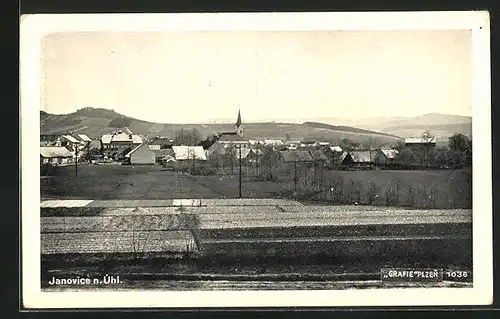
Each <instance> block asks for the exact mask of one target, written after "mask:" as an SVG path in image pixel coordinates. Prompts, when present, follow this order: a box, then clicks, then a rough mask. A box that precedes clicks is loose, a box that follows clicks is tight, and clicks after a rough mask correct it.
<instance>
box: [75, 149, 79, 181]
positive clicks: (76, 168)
mask: <svg viewBox="0 0 500 319" xmlns="http://www.w3.org/2000/svg"><path fill="white" fill-rule="evenodd" d="M75 176H76V177H78V144H75Z"/></svg>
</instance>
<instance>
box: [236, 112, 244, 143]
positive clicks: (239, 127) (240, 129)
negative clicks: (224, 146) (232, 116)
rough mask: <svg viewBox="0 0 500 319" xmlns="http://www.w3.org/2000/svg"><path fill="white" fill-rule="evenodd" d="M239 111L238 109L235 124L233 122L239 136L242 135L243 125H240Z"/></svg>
mask: <svg viewBox="0 0 500 319" xmlns="http://www.w3.org/2000/svg"><path fill="white" fill-rule="evenodd" d="M241 124H242V123H241V112H240V110H239V109H238V118H237V119H236V124H234V130H235V131H236V134H238V136H239V137H243V127H241Z"/></svg>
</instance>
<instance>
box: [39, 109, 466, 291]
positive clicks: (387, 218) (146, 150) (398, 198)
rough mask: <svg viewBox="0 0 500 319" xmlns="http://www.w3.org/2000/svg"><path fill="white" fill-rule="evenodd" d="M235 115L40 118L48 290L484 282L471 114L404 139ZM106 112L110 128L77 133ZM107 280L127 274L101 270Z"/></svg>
mask: <svg viewBox="0 0 500 319" xmlns="http://www.w3.org/2000/svg"><path fill="white" fill-rule="evenodd" d="M236 111H237V113H236V114H235V115H236V116H235V120H234V122H233V123H224V124H210V125H205V124H199V125H184V126H183V125H167V124H165V125H164V127H163V130H162V133H163V134H162V135H159V134H157V132H154V133H144V132H145V131H147V129H149V127H153V126H158V125H157V124H154V123H147V122H141V121H138V120H136V119H133V118H130V117H127V116H123V115H121V114H118V113H116V112H114V111H112V110H106V109H95V108H82V109H80V110H78V111H76V112H75V113H73V114H70V115H55V114H48V113H45V112H41V128H42V132H43V131H45V132H47V131H48V132H49V133H42V135H41V136H40V169H41V176H40V183H41V197H42V202H41V240H42V241H41V244H42V245H41V254H42V278H43V282H42V286H43V287H45V288H44V289H47V290H58V289H66V288H68V287H69V288H75V287H73V286H74V285H73V286H72V285H71V284H66V285H64V284H63V285H55V284H54V282H58V283H61V282H62V283H71V282H73V281H78V282H80V281H81V282H86V283H92V285H90V284H89V285H88V287H90V286H92V287H94V288H95V287H100V288H103V289H104V288H110V289H120V287H122V288H123V287H132V286H133V287H139V288H138V289H149V288H151V287H157V288H159V287H160V288H161V289H167V290H224V289H226V290H227V289H229V290H235V289H236V290H238V289H262V287H264V289H347V288H352V287H354V288H359V287H365V288H366V287H370V288H380V287H382V288H387V287H400V286H410V287H413V286H414V287H421V285H422V282H424V283H423V284H425V285H427V286H443V285H445V286H452V287H468V286H470V285H471V284H472V273H471V269H472V244H471V238H472V237H471V230H472V228H471V223H472V218H471V205H472V193H471V188H472V181H471V157H472V145H471V135H470V131H468V130H470V118H466V117H458V116H451V115H443V114H426V115H422V116H421V117H420V118H414V119H407V120H406V122H404V123H403V121H402V122H400V126H399V127H398V128H397V129H399V130H400V131H401V132H407V131H409V130H411V129H413V131H414V133H415V134H412V135H411V136H404V137H401V136H398V135H395V134H390V133H385V132H384V131H372V130H368V129H361V128H356V127H350V126H335V125H329V124H324V123H319V122H304V123H303V124H291V123H276V122H272V121H270V122H267V123H245V122H244V120H243V119H244V117H243V113H242V111H241V110H237V109H236ZM94 117H101V118H102V119H103V121H105V122H108V124H107V126H105V127H95V128H93V130H91V131H90V133H81V131H79V130H67V131H65V128H64V125H68V124H67V123H69V124H74V123H77V122H78V121H80V122H82V124H81V125H83V124H86V123H85V122H86V121H87V122H88V121H90V119H92V118H94ZM422 119H423V121H425V122H427V123H429V121H431V120H432V121H435V123H434V124H433V125H430V126H429V125H427V126H425V125H421V126H417V127H416V129H415V125H414V124H412V123H411V122H412V121H417V122H418V121H419V120H420V121H422ZM440 120H441V121H448V122H446V123H439V122H436V121H440ZM453 120H456V121H457V123H453V124H450V123H449V121H453ZM56 124H57V125H56ZM404 125H406V126H407V128H405V127H403V126H404ZM56 126H57V127H58V128H57V129H55V127H56ZM61 126H62V127H63V128H62V131H61V129H60V127H61ZM68 126H70V125H68ZM129 126H131V127H136V130H140V131H141V132H140V133H136V132H134V130H132V129H131V128H130V127H129ZM86 127H87V126H86ZM425 127H431V129H432V128H435V131H437V132H438V134H434V133H433V130H431V129H425V130H422V128H425ZM443 127H446V128H448V127H452V128H459V129H460V133H458V132H451V131H446V130H444V129H442V128H443ZM408 128H409V129H408ZM50 130H52V131H50ZM58 130H59V131H58ZM418 130H422V131H421V132H420V131H418ZM56 131H57V132H56ZM169 131H170V132H171V135H167V134H164V133H168V132H169ZM92 132H94V133H93V134H92ZM419 132H420V133H419ZM266 134H268V135H267V136H266ZM315 136H316V137H315ZM318 137H319V138H318ZM82 267H83V268H82ZM391 268H405V269H407V268H416V269H420V268H423V269H428V268H433V269H434V270H432V271H431V272H430V275H427V276H424V272H421V274H420V276H421V277H418V276H419V275H418V270H417V273H416V274H415V275H414V273H412V272H411V271H410V272H409V271H407V270H405V271H399V272H397V271H396V270H394V271H391V270H390V269H391ZM82 269H84V271H83V272H82ZM137 269H139V273H138V271H137ZM387 269H389V270H387ZM151 273H154V275H151ZM61 274H63V275H61ZM105 274H114V275H115V276H119V278H120V280H119V281H118V280H117V281H116V283H115V284H108V283H106V282H104V281H102V280H97V279H93V278H96V277H98V278H102V277H103V276H104V275H105ZM391 274H398V275H394V276H392V275H391ZM401 274H407V275H406V277H405V276H404V275H401ZM410 274H411V276H410ZM431 275H432V276H431ZM57 276H59V277H57ZM61 276H63V277H61ZM85 276H87V277H85ZM71 278H73V279H74V278H77V279H74V280H73V281H72V279H71ZM85 278H87V279H85ZM384 278H389V279H387V280H384ZM419 278H420V279H419ZM158 280H162V284H160V285H158V284H157V282H158ZM298 280H300V283H298ZM152 282H156V284H152ZM264 282H265V284H264ZM88 287H86V286H85V285H82V284H79V285H78V289H86V288H88Z"/></svg>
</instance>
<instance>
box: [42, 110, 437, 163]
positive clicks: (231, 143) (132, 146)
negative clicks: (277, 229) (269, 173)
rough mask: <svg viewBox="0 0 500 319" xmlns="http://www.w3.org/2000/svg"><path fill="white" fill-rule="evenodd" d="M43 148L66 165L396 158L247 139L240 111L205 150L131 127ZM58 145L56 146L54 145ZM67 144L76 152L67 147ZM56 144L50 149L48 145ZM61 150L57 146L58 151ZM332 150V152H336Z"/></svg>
mask: <svg viewBox="0 0 500 319" xmlns="http://www.w3.org/2000/svg"><path fill="white" fill-rule="evenodd" d="M40 143H41V147H44V150H43V152H42V150H41V152H40V156H41V162H42V163H49V162H50V163H52V162H56V163H63V162H71V161H72V159H73V160H78V159H79V158H80V157H81V156H83V155H87V159H89V160H95V161H101V160H114V161H120V162H125V163H131V164H154V163H162V162H173V161H179V160H181V161H182V160H185V159H187V158H189V159H195V160H207V158H213V157H217V156H219V155H225V154H227V153H232V154H231V156H234V157H236V158H238V157H241V158H242V159H244V160H247V161H249V162H251V161H254V160H256V159H257V158H258V157H259V156H261V155H262V152H263V147H262V148H261V146H267V147H271V148H272V149H274V150H275V151H284V150H286V152H288V153H284V152H280V154H281V155H280V158H281V159H282V160H283V161H284V162H289V161H291V160H293V161H305V162H307V161H315V160H321V161H325V160H326V159H327V158H332V157H333V158H335V159H336V161H340V163H335V164H342V165H347V166H356V165H371V163H378V164H382V163H387V162H391V161H393V160H394V158H395V157H396V152H397V151H394V150H390V149H388V150H378V151H375V150H371V151H352V152H344V150H343V149H342V147H340V146H339V145H334V144H332V145H331V144H330V142H327V141H293V140H292V141H283V140H280V139H264V140H247V139H245V138H244V136H243V124H242V121H241V114H240V112H238V118H237V121H236V123H235V128H234V131H229V132H220V133H217V134H216V139H215V141H214V142H213V144H211V145H209V146H207V149H204V148H203V147H202V146H184V145H174V141H173V140H172V139H169V138H166V137H160V136H157V137H155V138H153V139H150V140H148V139H147V138H146V137H144V136H140V135H137V134H134V133H132V131H131V130H130V129H128V128H123V129H120V130H118V131H115V132H111V133H107V134H104V135H102V136H101V137H100V138H99V139H94V140H92V139H90V138H89V137H88V136H87V135H85V134H63V135H60V136H55V135H54V136H41V142H40ZM435 145H436V141H435V138H432V137H429V136H421V137H416V138H413V137H412V138H408V139H406V140H405V146H409V147H412V146H426V147H435ZM51 147H55V148H51ZM61 147H62V148H66V150H67V151H68V152H70V153H71V154H72V157H69V155H68V153H67V152H66V151H65V150H63V149H62V148H61ZM49 148H51V149H49ZM57 148H58V149H57ZM332 154H333V156H332Z"/></svg>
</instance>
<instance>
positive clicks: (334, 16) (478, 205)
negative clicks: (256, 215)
mask: <svg viewBox="0 0 500 319" xmlns="http://www.w3.org/2000/svg"><path fill="white" fill-rule="evenodd" d="M395 29H397V30H422V29H426V30H443V29H448V30H451V29H469V30H472V34H473V42H472V44H473V59H474V61H473V65H474V66H473V74H474V84H473V85H474V93H473V101H474V102H473V109H472V110H473V117H472V131H473V147H474V149H473V273H474V282H473V288H425V289H416V288H411V289H376V290H370V289H367V290H339V291H204V292H191V291H189V292H188V291H183V292H173V291H168V292H150V291H141V292H137V291H130V292H104V291H92V292H90V291H85V292H42V291H41V289H40V214H39V212H40V211H39V209H40V206H39V203H40V184H39V178H38V176H40V168H39V165H38V162H37V160H36V159H37V158H38V157H37V156H36V155H37V154H36V152H37V149H38V145H39V134H40V118H39V116H40V115H39V110H40V85H39V79H40V39H41V38H42V37H43V36H44V35H47V34H49V33H53V32H76V31H80V32H81V31H84V32H92V31H109V32H112V31H167V30H185V31H195V30H226V31H230V30H283V31H285V30H311V31H312V30H395ZM489 36H490V30H489V14H488V12H485V11H476V12H472V11H468V12H404V13H403V12H384V13H374V12H372V13H196V14H111V15H110V14H90V15H82V14H72V15H69V14H64V15H27V16H23V17H22V19H21V36H20V69H21V70H20V88H21V90H20V101H21V105H20V114H21V132H20V136H21V142H22V146H21V172H22V225H21V230H22V261H23V264H22V293H23V295H22V297H23V301H24V306H25V307H26V308H70V307H71V308H95V307H99V308H112V307H144V308H147V307H302V306H307V307H325V306H326V307H328V306H344V307H354V306H433V305H486V304H491V302H492V300H493V264H492V263H493V258H492V253H493V245H492V238H493V236H492V192H491V190H492V181H491V177H492V174H491V125H490V123H491V120H490V110H491V101H490V43H489V42H490V40H489Z"/></svg>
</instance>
